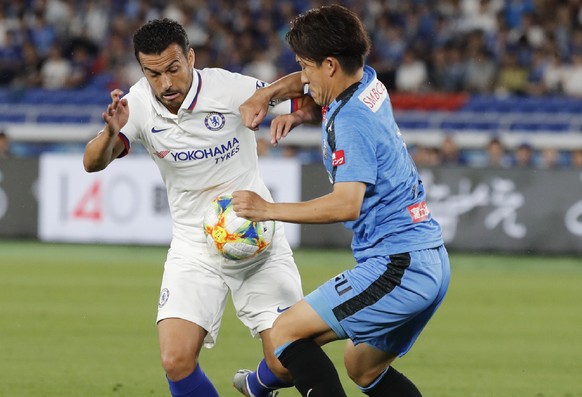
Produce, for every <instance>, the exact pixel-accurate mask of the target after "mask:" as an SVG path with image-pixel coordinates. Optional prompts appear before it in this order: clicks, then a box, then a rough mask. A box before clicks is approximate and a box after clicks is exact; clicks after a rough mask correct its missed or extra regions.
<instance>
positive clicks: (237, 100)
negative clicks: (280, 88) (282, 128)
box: [230, 73, 297, 115]
mask: <svg viewBox="0 0 582 397" xmlns="http://www.w3.org/2000/svg"><path fill="white" fill-rule="evenodd" d="M231 78H232V82H231V84H230V86H231V87H233V89H234V93H233V104H232V106H233V108H234V109H236V110H237V111H238V108H239V107H240V105H242V104H243V102H244V101H246V100H247V99H249V98H250V97H251V96H252V95H253V94H254V93H255V91H256V90H258V89H259V88H263V87H267V86H269V83H267V82H265V81H262V80H259V79H257V78H254V77H250V76H245V75H242V74H238V73H232V74H231ZM296 110H297V99H285V100H280V101H271V102H270V103H269V110H268V111H269V113H270V114H275V115H281V114H288V113H292V112H294V111H296Z"/></svg>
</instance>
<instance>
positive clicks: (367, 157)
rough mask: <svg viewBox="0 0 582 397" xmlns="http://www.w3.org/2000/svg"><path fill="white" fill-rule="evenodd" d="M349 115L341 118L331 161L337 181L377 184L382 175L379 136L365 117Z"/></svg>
mask: <svg viewBox="0 0 582 397" xmlns="http://www.w3.org/2000/svg"><path fill="white" fill-rule="evenodd" d="M345 116H347V117H345ZM345 116H344V117H338V118H337V119H336V125H335V134H336V138H335V139H336V147H335V151H333V152H332V159H331V161H332V167H335V168H336V171H335V182H336V183H337V182H364V183H367V184H374V183H375V182H376V177H377V172H378V164H377V156H376V149H377V145H376V139H375V134H373V133H371V131H370V126H369V125H367V124H366V122H365V118H362V117H357V115H355V114H352V115H345Z"/></svg>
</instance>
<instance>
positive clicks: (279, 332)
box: [271, 316, 299, 348]
mask: <svg viewBox="0 0 582 397" xmlns="http://www.w3.org/2000/svg"><path fill="white" fill-rule="evenodd" d="M281 317H282V316H280V317H279V318H277V320H275V323H274V324H273V328H272V329H271V340H272V342H273V346H275V348H277V347H280V346H283V345H285V344H288V343H290V342H293V341H294V340H295V339H299V338H298V337H296V336H294V335H292V334H291V333H290V327H288V326H286V325H285V320H284V319H282V318H281Z"/></svg>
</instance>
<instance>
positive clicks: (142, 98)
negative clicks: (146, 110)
mask: <svg viewBox="0 0 582 397" xmlns="http://www.w3.org/2000/svg"><path fill="white" fill-rule="evenodd" d="M126 97H127V99H128V100H129V101H130V102H132V103H133V102H140V103H142V104H146V103H149V102H150V99H151V98H153V93H152V90H151V86H150V84H149V83H148V81H147V79H146V78H145V77H142V78H141V79H139V80H138V81H137V82H136V83H135V84H134V85H132V86H131V87H130V88H129V92H128V94H127V95H126Z"/></svg>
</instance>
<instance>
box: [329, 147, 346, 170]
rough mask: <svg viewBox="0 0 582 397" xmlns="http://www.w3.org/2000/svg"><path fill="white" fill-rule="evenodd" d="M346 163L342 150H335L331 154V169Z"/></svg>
mask: <svg viewBox="0 0 582 397" xmlns="http://www.w3.org/2000/svg"><path fill="white" fill-rule="evenodd" d="M345 163H346V156H345V155H344V151H343V150H336V151H335V152H333V153H332V154H331V165H332V167H338V166H340V165H343V164H345Z"/></svg>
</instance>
